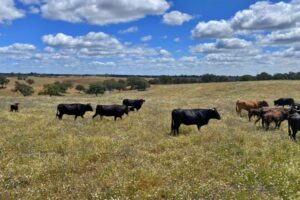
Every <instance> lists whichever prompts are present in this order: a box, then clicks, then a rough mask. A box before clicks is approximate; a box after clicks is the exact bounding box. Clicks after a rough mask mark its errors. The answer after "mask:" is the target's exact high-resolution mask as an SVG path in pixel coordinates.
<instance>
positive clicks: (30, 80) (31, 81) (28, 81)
mask: <svg viewBox="0 0 300 200" xmlns="http://www.w3.org/2000/svg"><path fill="white" fill-rule="evenodd" d="M26 82H27V83H28V84H29V85H32V84H34V80H33V79H27V80H26Z"/></svg>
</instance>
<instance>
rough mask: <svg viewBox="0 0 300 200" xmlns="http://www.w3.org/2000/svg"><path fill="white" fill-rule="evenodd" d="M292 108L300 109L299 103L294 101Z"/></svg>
mask: <svg viewBox="0 0 300 200" xmlns="http://www.w3.org/2000/svg"><path fill="white" fill-rule="evenodd" d="M293 108H294V109H296V110H300V103H296V102H294V104H293Z"/></svg>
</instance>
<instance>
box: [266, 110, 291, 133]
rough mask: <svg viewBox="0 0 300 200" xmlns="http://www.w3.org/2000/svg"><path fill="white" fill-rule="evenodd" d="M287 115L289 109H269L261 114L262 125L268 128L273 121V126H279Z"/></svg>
mask: <svg viewBox="0 0 300 200" xmlns="http://www.w3.org/2000/svg"><path fill="white" fill-rule="evenodd" d="M288 116H289V111H288V110H287V109H281V110H279V109H277V110H276V109H275V110H271V111H269V112H267V113H265V114H264V116H263V118H262V119H263V126H264V127H265V128H266V130H269V126H270V123H271V122H274V123H275V128H280V125H281V123H282V122H283V121H284V120H287V119H288Z"/></svg>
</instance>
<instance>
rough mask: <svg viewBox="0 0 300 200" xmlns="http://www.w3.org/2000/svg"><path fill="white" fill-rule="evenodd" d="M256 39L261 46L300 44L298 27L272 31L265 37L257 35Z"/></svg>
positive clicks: (299, 29) (299, 28)
mask: <svg viewBox="0 0 300 200" xmlns="http://www.w3.org/2000/svg"><path fill="white" fill-rule="evenodd" d="M257 39H258V42H259V43H262V44H292V43H296V42H300V27H297V28H292V29H288V30H283V31H274V32H272V33H270V34H268V35H266V36H264V35H259V36H258V38H257Z"/></svg>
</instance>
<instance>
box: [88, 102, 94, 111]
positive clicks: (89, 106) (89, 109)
mask: <svg viewBox="0 0 300 200" xmlns="http://www.w3.org/2000/svg"><path fill="white" fill-rule="evenodd" d="M86 111H91V112H93V107H92V106H91V104H90V103H89V104H86Z"/></svg>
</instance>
